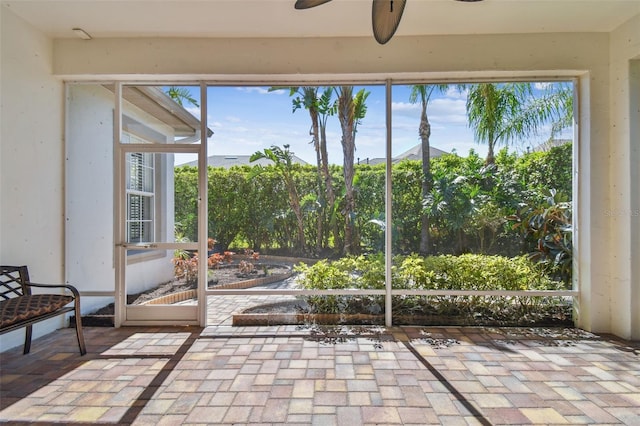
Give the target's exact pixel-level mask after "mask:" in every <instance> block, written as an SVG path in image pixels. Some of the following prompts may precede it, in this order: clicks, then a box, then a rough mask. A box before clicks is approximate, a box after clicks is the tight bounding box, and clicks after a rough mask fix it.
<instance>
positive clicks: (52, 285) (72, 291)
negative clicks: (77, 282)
mask: <svg viewBox="0 0 640 426" xmlns="http://www.w3.org/2000/svg"><path fill="white" fill-rule="evenodd" d="M25 285H27V286H29V287H38V288H65V289H67V290H69V291H70V292H71V293H72V294H73V296H74V297H76V298H78V297H80V292H79V291H78V289H77V288H75V287H74V286H72V285H70V284H40V283H32V282H28V283H26V284H25Z"/></svg>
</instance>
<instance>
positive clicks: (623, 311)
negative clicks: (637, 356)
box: [603, 17, 640, 339]
mask: <svg viewBox="0 0 640 426" xmlns="http://www.w3.org/2000/svg"><path fill="white" fill-rule="evenodd" d="M610 64H611V114H610V119H611V127H610V158H611V169H610V172H611V174H610V182H611V186H610V197H611V199H610V204H609V206H608V209H606V211H605V212H604V213H603V214H605V215H606V216H607V217H608V218H609V220H610V222H611V223H610V226H611V234H610V238H611V240H610V247H611V276H610V281H611V310H612V313H614V314H612V317H611V331H612V332H613V333H615V334H617V335H619V336H623V337H626V338H634V339H640V313H639V310H640V275H639V269H638V268H639V267H638V264H639V263H640V262H639V260H640V196H639V194H640V179H639V176H640V175H639V173H638V168H639V167H640V154H639V152H640V132H639V127H638V126H639V124H638V121H640V112H639V109H638V108H639V104H640V65H639V64H640V17H636V19H633V20H632V21H630V22H627V23H626V24H625V25H623V26H621V27H620V28H618V29H617V30H616V31H614V32H613V33H612V34H611V52H610Z"/></svg>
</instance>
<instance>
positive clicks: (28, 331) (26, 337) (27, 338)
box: [22, 325, 33, 355]
mask: <svg viewBox="0 0 640 426" xmlns="http://www.w3.org/2000/svg"><path fill="white" fill-rule="evenodd" d="M32 332H33V326H31V325H28V326H26V327H25V330H24V350H23V351H22V353H23V354H24V355H26V354H28V353H29V351H30V350H31V334H32Z"/></svg>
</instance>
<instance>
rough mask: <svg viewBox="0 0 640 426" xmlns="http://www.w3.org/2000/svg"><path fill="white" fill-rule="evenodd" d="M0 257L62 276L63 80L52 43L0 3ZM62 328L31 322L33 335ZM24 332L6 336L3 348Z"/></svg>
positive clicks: (56, 278) (36, 276)
mask: <svg viewBox="0 0 640 426" xmlns="http://www.w3.org/2000/svg"><path fill="white" fill-rule="evenodd" d="M0 14H1V16H0V20H1V23H2V24H1V30H2V33H1V37H0V38H1V40H2V41H1V43H2V46H1V53H2V57H1V67H2V71H1V81H0V86H1V93H2V114H1V115H2V117H1V121H0V123H1V125H0V127H1V131H0V176H1V181H0V205H1V208H0V262H2V264H3V265H14V264H26V265H28V266H29V273H30V275H31V279H32V281H34V282H50V283H60V282H63V281H64V232H63V229H64V228H63V225H64V223H63V221H64V216H63V214H64V213H63V205H64V186H63V184H64V171H63V170H64V168H63V164H64V148H63V143H62V140H63V117H64V95H63V83H62V82H61V81H60V80H59V79H57V78H55V77H54V76H53V75H52V69H51V66H52V62H53V43H52V42H51V40H49V39H47V38H46V37H44V36H43V35H42V34H40V33H38V32H37V31H36V30H34V29H33V28H31V27H30V26H28V25H26V24H25V22H24V21H22V20H21V19H20V18H17V17H16V16H15V15H14V14H13V13H11V12H8V11H7V9H6V8H5V7H0ZM61 325H62V320H61V318H57V319H53V320H50V321H48V322H46V323H41V324H38V325H36V326H34V336H39V335H42V334H44V333H46V332H50V331H51V330H54V329H55V328H59V327H60V326H61ZM22 336H24V331H16V332H13V333H9V334H5V335H3V336H2V337H1V338H0V345H1V347H2V348H4V347H10V346H14V345H15V344H19V343H20V339H22V338H23V337H22Z"/></svg>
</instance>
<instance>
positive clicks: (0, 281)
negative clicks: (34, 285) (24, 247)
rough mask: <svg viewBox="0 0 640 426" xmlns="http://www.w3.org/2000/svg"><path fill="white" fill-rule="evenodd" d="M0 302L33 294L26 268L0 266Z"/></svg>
mask: <svg viewBox="0 0 640 426" xmlns="http://www.w3.org/2000/svg"><path fill="white" fill-rule="evenodd" d="M0 268H1V270H2V272H1V274H0V300H6V299H10V298H12V297H17V296H23V295H27V294H31V287H29V286H28V285H27V284H28V283H29V271H28V269H27V267H26V266H0Z"/></svg>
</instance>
